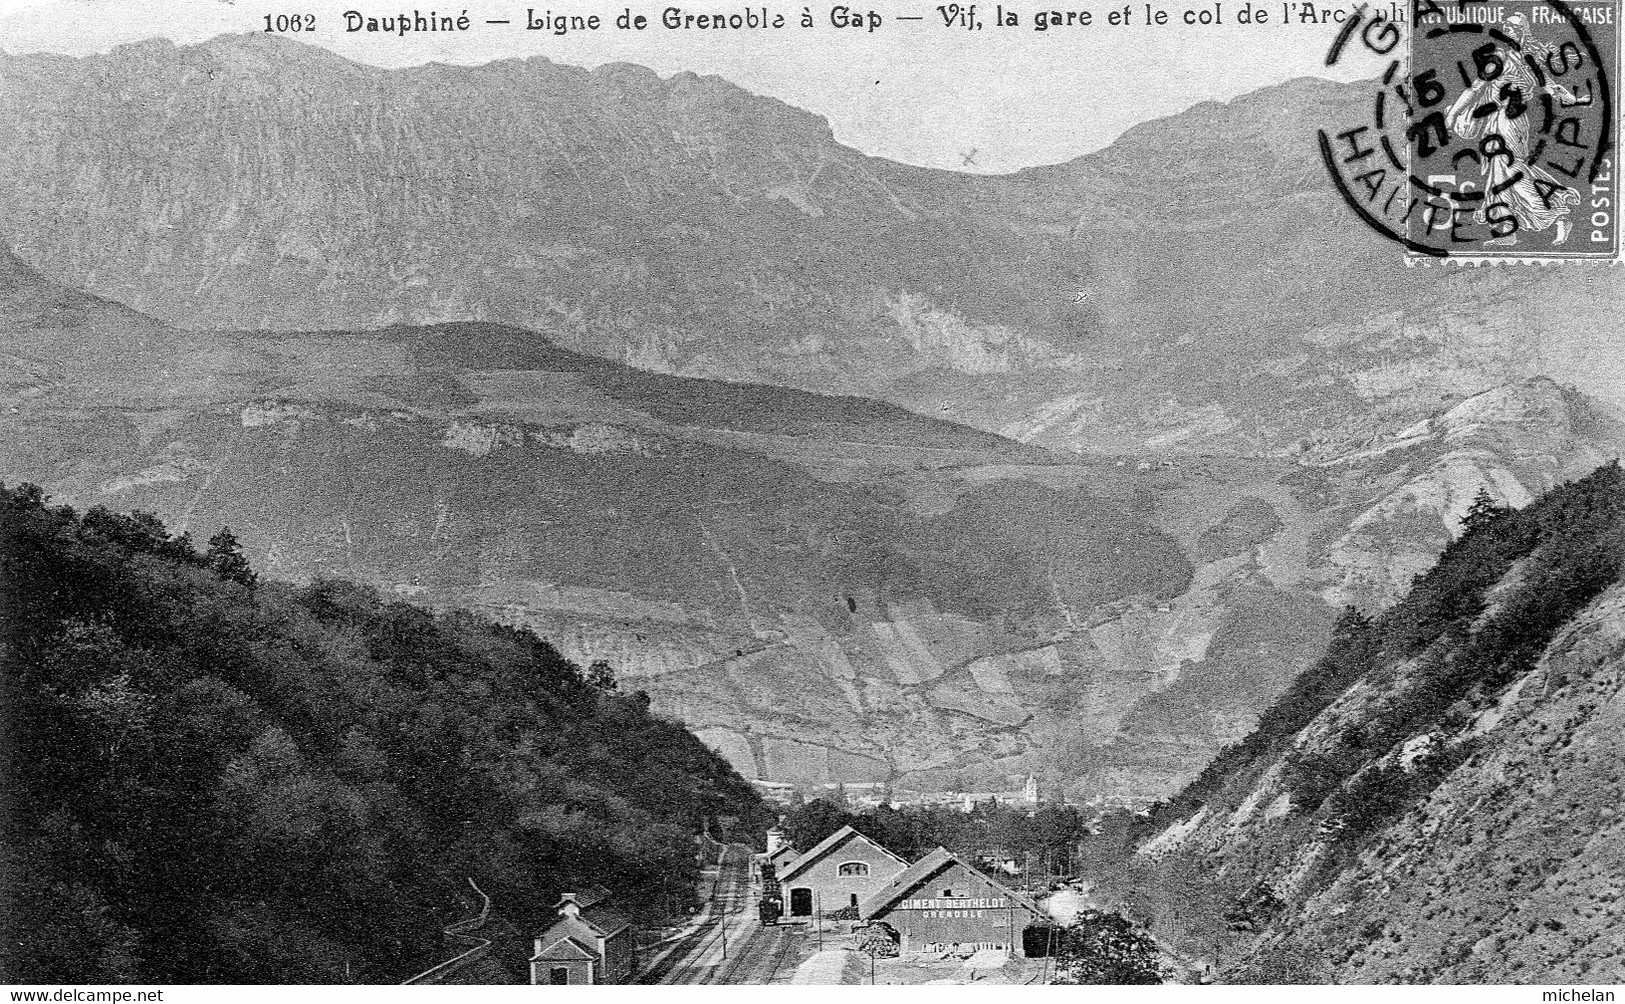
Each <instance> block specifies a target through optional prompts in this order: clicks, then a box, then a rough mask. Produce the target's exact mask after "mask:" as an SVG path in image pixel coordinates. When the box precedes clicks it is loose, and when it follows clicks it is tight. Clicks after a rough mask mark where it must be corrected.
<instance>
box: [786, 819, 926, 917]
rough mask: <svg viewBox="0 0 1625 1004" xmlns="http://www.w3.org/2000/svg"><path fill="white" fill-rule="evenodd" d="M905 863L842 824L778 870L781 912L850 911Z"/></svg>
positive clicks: (799, 914) (806, 914) (802, 914)
mask: <svg viewBox="0 0 1625 1004" xmlns="http://www.w3.org/2000/svg"><path fill="white" fill-rule="evenodd" d="M907 867H908V862H907V861H904V860H903V859H902V858H900V857H898V856H897V855H895V854H893V853H892V852H891V851H888V850H886V848H884V847H882V846H880V845H879V844H877V843H875V842H874V841H873V840H870V839H869V838H868V837H866V836H864V835H863V834H861V833H859V832H858V831H857V830H854V829H853V828H852V827H850V826H843V827H841V828H840V829H839V830H836V831H835V832H834V833H831V834H830V835H829V836H827V837H825V838H824V839H823V840H821V841H819V842H818V844H817V845H816V846H814V847H811V848H809V849H808V850H807V851H806V852H805V853H804V854H801V855H798V856H797V857H796V859H795V860H794V861H791V862H790V863H789V864H787V865H785V866H784V867H783V868H782V869H781V870H780V871H779V873H778V880H779V890H780V895H782V896H783V897H784V905H785V916H786V917H787V918H788V919H790V920H797V919H807V920H810V919H811V918H812V917H813V916H814V915H816V914H827V913H834V912H836V911H839V910H845V909H853V910H856V908H857V907H858V906H859V905H860V904H861V903H862V902H863V900H864V899H865V898H867V897H868V896H870V895H872V894H873V893H875V892H877V891H878V890H880V889H882V888H885V886H886V884H887V883H888V882H890V881H891V880H892V879H893V878H895V877H896V876H897V875H898V874H899V873H901V872H902V871H903V870H904V869H906V868H907Z"/></svg>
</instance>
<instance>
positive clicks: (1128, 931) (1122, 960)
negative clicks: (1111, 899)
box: [1051, 910, 1165, 986]
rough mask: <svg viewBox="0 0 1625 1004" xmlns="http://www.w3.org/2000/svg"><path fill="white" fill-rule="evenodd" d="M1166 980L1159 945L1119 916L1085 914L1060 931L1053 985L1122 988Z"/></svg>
mask: <svg viewBox="0 0 1625 1004" xmlns="http://www.w3.org/2000/svg"><path fill="white" fill-rule="evenodd" d="M1164 976H1165V974H1164V972H1163V967H1162V956H1161V953H1160V952H1159V951H1158V950H1157V945H1156V942H1154V941H1153V940H1151V936H1150V935H1149V934H1147V933H1146V932H1144V931H1142V930H1140V929H1139V928H1136V927H1135V926H1134V925H1133V924H1132V923H1130V922H1129V920H1128V919H1127V918H1125V917H1123V916H1122V915H1120V914H1116V913H1112V912H1110V911H1105V910H1084V911H1083V912H1081V913H1080V914H1078V918H1077V920H1075V921H1073V922H1072V923H1071V924H1069V925H1068V926H1067V927H1065V928H1063V929H1061V931H1060V937H1059V939H1058V943H1057V944H1056V946H1055V978H1054V980H1052V981H1051V982H1054V983H1087V984H1109V985H1113V986H1123V985H1137V984H1151V983H1161V982H1163V979H1164Z"/></svg>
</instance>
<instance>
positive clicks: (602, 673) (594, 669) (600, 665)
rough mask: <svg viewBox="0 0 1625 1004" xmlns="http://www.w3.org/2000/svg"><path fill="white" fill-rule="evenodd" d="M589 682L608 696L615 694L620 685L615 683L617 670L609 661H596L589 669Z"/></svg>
mask: <svg viewBox="0 0 1625 1004" xmlns="http://www.w3.org/2000/svg"><path fill="white" fill-rule="evenodd" d="M587 682H588V683H589V684H591V685H592V686H594V687H597V688H598V689H599V690H602V691H604V692H605V693H606V694H608V693H614V692H615V690H616V689H617V688H618V687H619V686H620V684H618V683H616V682H615V670H614V669H612V668H611V667H610V665H609V660H608V659H594V660H593V661H592V663H591V664H590V665H589V666H588V667H587Z"/></svg>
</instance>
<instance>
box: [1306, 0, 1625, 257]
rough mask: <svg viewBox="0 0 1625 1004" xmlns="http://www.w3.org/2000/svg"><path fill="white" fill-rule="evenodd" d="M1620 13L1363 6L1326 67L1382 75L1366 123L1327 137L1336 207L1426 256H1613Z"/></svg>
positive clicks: (1522, 6) (1533, 5)
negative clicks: (1357, 67) (1354, 62)
mask: <svg viewBox="0 0 1625 1004" xmlns="http://www.w3.org/2000/svg"><path fill="white" fill-rule="evenodd" d="M1619 2H1620V0H1575V2H1574V4H1573V6H1570V5H1569V3H1566V2H1565V0H1484V2H1477V0H1475V2H1467V0H1448V2H1442V3H1441V2H1437V0H1408V3H1409V7H1408V8H1403V9H1402V8H1399V7H1398V6H1395V7H1394V8H1391V13H1390V14H1380V13H1379V14H1373V13H1371V12H1369V10H1368V9H1367V8H1365V7H1361V8H1360V9H1359V10H1357V11H1356V12H1355V14H1354V16H1352V17H1350V18H1349V19H1348V20H1347V21H1345V22H1344V25H1343V28H1342V30H1341V31H1340V32H1339V33H1338V36H1337V38H1336V39H1335V40H1334V41H1333V43H1332V46H1331V49H1330V51H1329V52H1328V54H1327V57H1326V65H1327V66H1333V65H1336V64H1337V63H1339V62H1340V61H1342V60H1345V59H1353V58H1362V57H1363V58H1370V57H1373V56H1374V57H1376V58H1377V59H1378V60H1380V61H1381V62H1380V63H1379V64H1378V65H1379V66H1380V67H1381V68H1382V69H1381V78H1380V82H1379V83H1378V84H1377V86H1376V87H1375V90H1374V93H1373V95H1372V100H1371V102H1370V104H1369V105H1368V106H1366V107H1365V108H1364V113H1363V114H1362V115H1359V116H1357V117H1355V118H1353V119H1352V120H1351V121H1347V122H1341V123H1337V124H1334V125H1332V126H1329V127H1327V128H1323V129H1321V130H1320V132H1319V134H1318V137H1317V138H1318V141H1319V146H1320V154H1321V158H1322V160H1323V161H1324V162H1325V165H1326V169H1327V171H1328V172H1329V173H1330V175H1331V178H1332V181H1333V184H1334V185H1335V186H1336V188H1337V190H1338V192H1339V194H1341V195H1342V197H1343V199H1344V201H1345V202H1346V203H1347V204H1348V206H1349V207H1350V208H1351V209H1352V210H1353V211H1354V212H1355V213H1356V214H1357V215H1358V216H1359V217H1360V218H1361V219H1362V220H1364V221H1365V222H1366V224H1367V225H1369V226H1370V227H1372V228H1373V229H1374V230H1376V231H1377V232H1378V233H1380V234H1382V235H1384V236H1386V237H1388V238H1390V239H1392V240H1394V241H1396V242H1398V243H1399V244H1402V245H1404V246H1405V247H1406V248H1407V249H1409V250H1410V251H1411V252H1413V253H1415V254H1420V255H1427V256H1431V257H1444V256H1452V255H1457V256H1459V255H1470V256H1475V257H1497V256H1499V257H1519V258H1526V257H1559V258H1570V257H1575V258H1614V257H1616V256H1617V253H1618V250H1619V240H1618V227H1617V217H1618V214H1617V212H1616V211H1615V202H1616V199H1615V196H1614V191H1613V189H1614V180H1613V174H1614V171H1613V159H1612V158H1613V150H1612V141H1613V123H1614V107H1615V102H1614V97H1615V96H1614V94H1613V92H1612V90H1611V88H1612V87H1613V86H1614V80H1615V74H1614V72H1612V71H1614V70H1615V68H1616V64H1617V60H1618V58H1619V41H1618V40H1619V21H1618V17H1617V16H1616V15H1617V5H1618V3H1619Z"/></svg>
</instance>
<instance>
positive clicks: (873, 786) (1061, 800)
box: [751, 774, 1158, 812]
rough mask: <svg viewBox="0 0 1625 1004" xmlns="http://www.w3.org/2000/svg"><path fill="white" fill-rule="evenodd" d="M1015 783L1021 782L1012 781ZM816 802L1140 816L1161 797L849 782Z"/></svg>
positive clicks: (831, 786) (780, 793) (789, 792)
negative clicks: (1072, 808) (1053, 808)
mask: <svg viewBox="0 0 1625 1004" xmlns="http://www.w3.org/2000/svg"><path fill="white" fill-rule="evenodd" d="M1010 780H1012V781H1014V780H1018V778H1016V777H1014V776H1012V777H1011V778H1010ZM751 784H752V785H753V786H754V787H755V788H756V790H757V791H758V792H759V793H760V794H761V796H762V798H763V799H764V800H766V801H767V802H770V803H772V804H774V805H778V806H782V807H785V808H792V807H794V806H796V805H798V804H800V803H801V802H803V801H805V800H806V799H807V798H808V796H809V791H808V788H807V786H806V785H797V784H791V783H789V782H785V781H766V780H761V779H754V780H752V781H751ZM811 794H812V796H813V797H817V798H825V799H829V800H832V801H835V802H838V803H844V804H846V805H848V806H850V807H851V808H853V809H859V810H861V809H876V808H879V807H881V806H887V807H889V808H892V809H903V808H907V807H910V806H919V807H935V808H957V809H959V810H960V811H961V812H971V811H973V810H974V809H975V808H976V807H977V806H978V805H1003V806H1011V807H1025V808H1029V809H1032V810H1034V811H1036V810H1037V808H1038V807H1039V806H1040V805H1042V804H1045V803H1050V804H1056V805H1076V806H1078V807H1080V808H1084V809H1094V810H1105V809H1130V810H1136V811H1137V810H1140V809H1144V808H1146V807H1147V806H1149V805H1151V804H1152V803H1153V802H1155V801H1156V800H1157V797H1158V792H1156V791H1152V790H1144V791H1141V790H1137V789H1123V790H1118V791H1113V792H1110V793H1106V792H1102V793H1099V794H1096V795H1094V796H1093V797H1091V798H1088V799H1086V800H1083V801H1074V800H1073V799H1071V798H1070V797H1068V796H1066V795H1064V794H1061V793H1060V792H1055V793H1053V794H1051V795H1049V796H1047V797H1046V796H1045V795H1044V794H1042V793H1041V792H1040V785H1039V781H1038V779H1037V778H1036V777H1035V776H1033V775H1031V774H1028V775H1027V776H1026V778H1025V780H1022V782H1021V786H1020V787H1019V788H1011V789H1009V790H1005V791H954V790H941V791H918V790H914V789H909V788H896V787H893V786H892V785H891V784H890V783H889V782H886V781H845V782H834V781H832V782H827V783H825V784H822V785H818V786H817V787H816V788H815V789H814V790H813V791H812V792H811Z"/></svg>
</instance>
